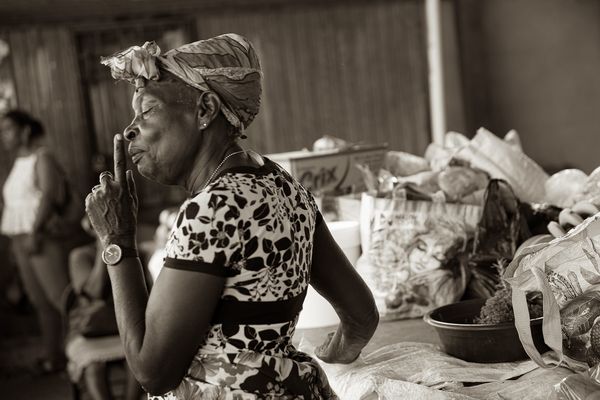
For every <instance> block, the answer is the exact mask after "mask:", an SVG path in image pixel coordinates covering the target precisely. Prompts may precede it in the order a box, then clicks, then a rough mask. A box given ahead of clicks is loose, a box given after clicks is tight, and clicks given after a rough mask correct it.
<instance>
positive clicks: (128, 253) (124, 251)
mask: <svg viewBox="0 0 600 400" xmlns="http://www.w3.org/2000/svg"><path fill="white" fill-rule="evenodd" d="M119 247H121V246H119ZM127 257H139V253H138V251H137V249H134V248H131V247H121V259H123V258H127Z"/></svg>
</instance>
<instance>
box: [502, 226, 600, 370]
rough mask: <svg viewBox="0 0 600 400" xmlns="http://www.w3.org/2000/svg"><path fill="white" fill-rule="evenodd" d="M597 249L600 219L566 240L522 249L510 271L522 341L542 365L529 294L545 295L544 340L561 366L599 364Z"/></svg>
mask: <svg viewBox="0 0 600 400" xmlns="http://www.w3.org/2000/svg"><path fill="white" fill-rule="evenodd" d="M598 249H600V214H597V215H596V216H593V217H590V218H588V219H587V220H586V221H585V222H584V223H582V224H580V225H579V226H578V227H576V228H575V229H573V230H571V231H570V232H569V233H568V234H567V235H566V236H564V237H561V238H558V239H555V240H553V241H551V242H550V243H541V244H537V245H533V246H530V247H527V248H525V249H522V250H521V249H520V250H519V252H518V254H517V255H516V256H515V259H514V260H513V262H512V263H511V264H510V265H509V267H508V268H507V270H506V273H505V279H506V280H507V281H508V282H509V283H510V285H511V287H512V300H513V309H514V313H515V325H516V327H517V331H518V333H519V338H520V339H521V342H522V343H523V347H524V348H525V351H526V352H527V354H528V355H529V356H530V357H531V358H532V359H533V360H535V361H536V362H537V363H538V364H539V365H541V366H544V367H546V364H545V363H544V361H543V360H542V359H541V357H540V355H539V353H538V351H537V350H536V348H535V346H533V342H532V339H531V330H530V327H529V312H528V310H527V305H526V294H527V293H528V292H531V291H541V292H542V294H543V298H544V304H543V307H544V322H543V332H544V341H545V342H546V344H547V345H548V346H549V347H550V348H551V349H552V350H554V351H555V352H556V353H557V354H558V356H559V357H560V359H561V361H566V362H567V363H568V364H569V365H571V366H574V367H578V368H581V367H582V366H585V365H586V364H587V365H590V366H591V365H595V364H597V363H598V361H600V354H599V353H600V319H599V318H598V317H599V316H600V253H599V252H598ZM594 332H596V333H597V335H594ZM594 343H596V345H595V346H593V345H592V344H594ZM584 363H585V364H584Z"/></svg>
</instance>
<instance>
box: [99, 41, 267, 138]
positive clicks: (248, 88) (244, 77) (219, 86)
mask: <svg viewBox="0 0 600 400" xmlns="http://www.w3.org/2000/svg"><path fill="white" fill-rule="evenodd" d="M101 62H102V64H104V65H107V66H109V67H110V68H111V74H112V77H113V78H115V79H123V80H127V81H129V82H131V83H133V84H135V85H136V86H139V85H143V82H144V81H145V80H146V79H147V80H158V79H159V78H160V70H161V69H162V70H165V71H169V72H170V73H172V74H173V75H175V76H176V77H178V78H179V79H181V80H182V81H183V82H185V83H186V84H188V85H190V86H192V87H194V88H196V89H199V90H201V91H209V90H210V91H213V92H214V93H216V94H217V95H218V96H219V97H220V99H221V103H222V106H221V111H222V112H223V115H225V118H227V121H229V123H230V124H231V125H233V126H234V127H235V128H237V129H238V131H239V132H240V134H243V131H244V129H245V128H247V127H248V125H250V123H251V122H252V120H253V119H254V117H255V116H256V114H258V110H259V107H260V94H261V77H262V73H261V70H260V62H259V60H258V56H257V55H256V52H255V51H254V48H253V47H252V44H250V42H249V41H248V40H247V39H246V38H244V37H242V36H240V35H236V34H233V33H229V34H225V35H221V36H217V37H214V38H211V39H206V40H200V41H198V42H193V43H188V44H186V45H183V46H181V47H178V48H176V49H173V50H170V51H168V52H166V53H165V54H164V55H161V51H160V48H159V47H158V45H157V44H156V43H154V42H146V43H145V44H144V45H143V46H141V47H140V46H133V47H130V48H128V49H126V50H123V51H120V52H118V53H116V54H114V55H112V56H110V57H103V58H102V60H101Z"/></svg>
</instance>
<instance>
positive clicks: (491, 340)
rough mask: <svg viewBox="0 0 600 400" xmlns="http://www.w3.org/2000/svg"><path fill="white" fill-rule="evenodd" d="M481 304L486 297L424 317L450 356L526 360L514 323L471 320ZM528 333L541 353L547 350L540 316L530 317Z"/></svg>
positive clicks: (485, 359) (476, 314) (484, 361)
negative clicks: (494, 323)
mask: <svg viewBox="0 0 600 400" xmlns="http://www.w3.org/2000/svg"><path fill="white" fill-rule="evenodd" d="M484 304H485V299H474V300H466V301H461V302H458V303H454V304H449V305H447V306H442V307H439V308H436V309H435V310H432V311H430V312H429V313H427V315H425V316H424V317H423V318H424V319H425V322H427V323H428V324H429V325H431V326H433V327H434V328H435V330H436V331H437V334H438V336H439V338H440V342H441V344H442V348H443V350H444V351H445V352H446V353H448V354H450V355H451V356H454V357H457V358H460V359H462V360H465V361H471V362H479V363H495V362H509V361H517V360H523V359H526V358H527V353H525V350H524V349H523V346H522V345H521V341H520V340H519V335H518V333H517V329H516V328H515V325H514V323H512V322H507V323H503V324H497V325H484V324H474V323H472V322H473V319H474V318H475V317H476V316H478V315H479V312H480V311H481V307H482V306H483V305H484ZM531 335H532V337H533V342H534V344H535V347H536V348H537V349H538V351H539V352H540V353H543V352H545V351H547V350H549V348H548V346H546V344H545V343H544V337H543V334H542V317H540V318H535V319H532V320H531Z"/></svg>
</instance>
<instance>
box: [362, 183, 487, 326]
mask: <svg viewBox="0 0 600 400" xmlns="http://www.w3.org/2000/svg"><path fill="white" fill-rule="evenodd" d="M480 216H481V207H478V206H472V205H460V204H447V203H435V202H428V201H409V200H403V199H397V198H392V199H387V198H374V197H373V196H370V195H368V194H364V195H363V198H362V202H361V244H362V248H363V255H362V256H361V258H360V259H359V261H358V263H357V269H358V272H359V274H361V276H362V277H363V279H365V281H366V282H367V285H369V288H370V289H371V291H372V292H373V295H374V297H375V301H376V303H377V306H378V309H379V312H380V316H381V317H382V319H387V320H389V319H400V318H415V317H419V316H422V315H424V314H425V313H426V312H428V311H430V310H431V309H433V308H435V307H439V306H442V305H445V304H450V303H453V302H455V301H458V300H459V299H460V298H461V296H462V295H463V293H464V290H465V286H466V281H467V280H468V276H467V272H466V270H465V268H464V265H463V263H461V262H460V260H459V259H458V258H457V257H456V255H457V254H458V253H459V252H461V251H462V250H463V248H464V246H465V245H466V243H467V239H468V237H469V236H470V235H472V233H473V230H474V228H475V225H476V224H477V222H478V221H479V218H480Z"/></svg>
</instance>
